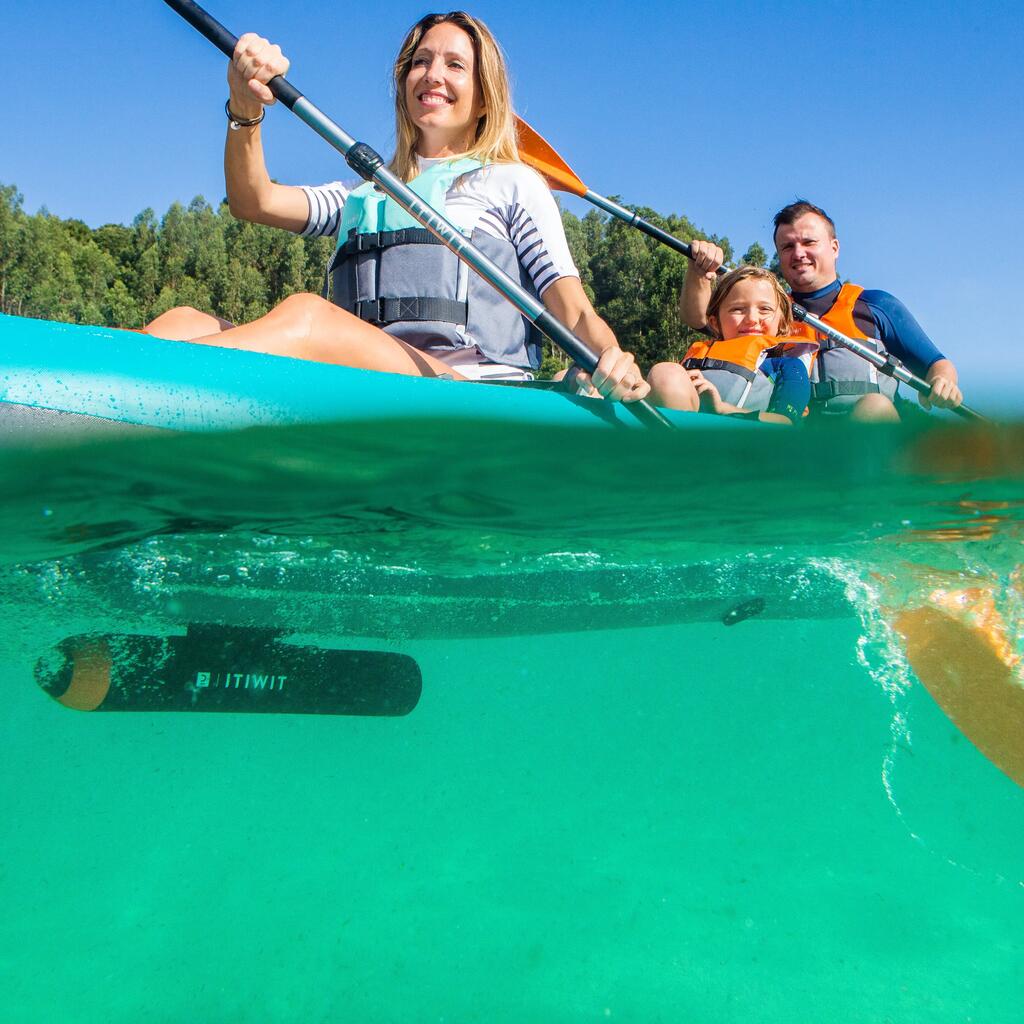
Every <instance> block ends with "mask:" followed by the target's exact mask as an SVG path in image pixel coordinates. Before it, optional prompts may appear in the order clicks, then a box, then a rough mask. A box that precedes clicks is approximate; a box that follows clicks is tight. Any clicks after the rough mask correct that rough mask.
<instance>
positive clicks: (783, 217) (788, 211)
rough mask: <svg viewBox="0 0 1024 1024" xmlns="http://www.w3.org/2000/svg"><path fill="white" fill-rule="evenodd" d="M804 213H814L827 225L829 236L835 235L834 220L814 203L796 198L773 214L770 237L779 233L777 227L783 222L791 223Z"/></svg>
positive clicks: (833, 236)
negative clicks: (773, 224)
mask: <svg viewBox="0 0 1024 1024" xmlns="http://www.w3.org/2000/svg"><path fill="white" fill-rule="evenodd" d="M805 213H816V214H817V215H818V216H819V217H820V218H821V219H822V220H823V221H824V222H825V223H826V224H827V225H828V232H829V236H830V237H832V238H835V237H836V224H835V221H834V220H833V219H832V218H831V217H830V216H829V215H828V214H827V213H826V212H825V211H824V210H823V209H822V208H821V207H820V206H815V205H814V203H809V202H808V201H807V200H806V199H797V200H796V202H793V203H790V204H789V206H784V207H783V208H782V209H781V210H779V212H778V213H777V214H775V219H774V223H775V227H774V229H773V230H772V238H774V237H775V236H776V235H777V234H778V233H779V228H780V227H781V226H782V225H783V224H792V223H793V222H794V221H795V220H796V219H797V218H798V217H802V216H803V215H804V214H805Z"/></svg>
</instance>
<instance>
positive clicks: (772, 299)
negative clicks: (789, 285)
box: [708, 277, 782, 338]
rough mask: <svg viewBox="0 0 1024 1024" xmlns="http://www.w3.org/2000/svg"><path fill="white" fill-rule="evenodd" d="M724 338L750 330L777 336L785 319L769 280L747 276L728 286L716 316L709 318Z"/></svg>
mask: <svg viewBox="0 0 1024 1024" xmlns="http://www.w3.org/2000/svg"><path fill="white" fill-rule="evenodd" d="M708 319H709V321H711V326H712V327H714V328H715V330H716V331H718V333H719V335H720V336H721V337H722V338H742V337H743V336H744V335H748V334H764V335H768V336H769V337H775V336H777V335H778V333H779V325H780V324H781V322H782V310H781V309H779V302H778V299H777V298H776V296H775V289H774V288H772V286H771V283H770V282H769V281H765V280H763V279H759V278H756V277H748V278H747V279H746V280H744V281H739V282H737V283H736V284H735V285H733V287H732V288H731V289H730V290H729V294H728V295H726V297H725V299H724V300H723V301H722V304H721V305H720V306H719V307H718V314H717V316H712V317H709V318H708Z"/></svg>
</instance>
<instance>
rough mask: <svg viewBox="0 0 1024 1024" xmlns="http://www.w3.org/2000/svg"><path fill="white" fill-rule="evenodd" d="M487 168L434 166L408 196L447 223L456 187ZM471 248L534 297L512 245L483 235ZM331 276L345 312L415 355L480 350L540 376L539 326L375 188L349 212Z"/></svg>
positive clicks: (364, 190)
mask: <svg viewBox="0 0 1024 1024" xmlns="http://www.w3.org/2000/svg"><path fill="white" fill-rule="evenodd" d="M481 166H482V165H481V164H480V163H479V162H478V161H475V160H455V161H451V162H443V163H438V164H434V165H433V166H432V167H430V168H428V169H427V170H426V171H424V172H423V173H422V174H420V175H419V176H418V177H416V178H414V179H413V180H412V181H410V182H409V187H410V188H412V190H413V191H414V192H416V193H417V195H419V196H420V197H421V198H423V199H425V200H426V201H427V202H428V203H430V205H431V206H432V207H433V208H434V209H435V210H437V211H438V212H439V213H441V214H442V215H443V214H444V212H445V195H446V193H447V192H448V190H449V188H451V186H452V184H453V182H454V180H455V179H456V178H457V177H459V176H460V175H462V174H465V173H467V172H468V171H471V170H476V169H477V168H479V167H481ZM470 239H471V241H472V242H473V244H474V245H476V246H477V248H479V249H480V250H481V251H482V252H483V253H484V255H485V256H487V257H488V258H489V259H490V260H491V261H492V262H494V263H495V264H497V265H498V266H499V267H500V268H501V269H502V270H504V271H505V273H506V274H508V275H509V277H511V278H512V280H513V281H517V282H519V283H520V284H521V285H522V287H523V288H525V289H526V290H527V291H528V292H530V293H531V294H533V295H536V289H535V288H534V285H533V280H532V279H531V277H530V275H529V273H528V272H527V271H526V270H525V269H524V268H523V266H522V265H521V264H520V262H519V256H518V254H517V253H516V250H515V246H514V245H513V244H512V243H511V242H510V241H508V240H507V239H501V238H496V237H494V236H493V235H488V234H486V233H485V232H483V231H481V230H479V229H477V230H474V231H473V233H472V235H471V236H470ZM328 276H329V278H330V281H331V285H332V296H331V297H332V299H333V301H334V302H335V303H336V304H337V305H338V306H340V307H341V308H342V309H346V310H348V311H349V312H350V313H353V314H354V315H356V316H358V317H359V318H360V319H361V320H365V321H367V322H368V323H372V324H374V325H376V326H378V327H380V328H382V329H383V330H384V331H386V332H387V333H388V334H390V335H392V336H393V337H396V338H399V339H401V340H402V341H404V342H406V343H407V344H410V345H413V346H414V347H415V348H418V349H421V350H430V351H434V352H453V351H457V350H459V349H463V348H470V347H472V346H474V345H475V346H476V347H477V348H479V349H480V351H481V352H483V354H484V355H485V356H486V357H487V358H488V359H490V360H493V361H494V362H496V363H507V364H509V365H511V366H518V367H523V368H530V369H537V368H538V367H539V366H540V361H541V335H540V332H539V331H537V329H536V328H535V327H534V326H533V324H531V323H530V321H529V320H527V319H526V318H525V317H524V316H523V315H522V314H521V313H520V312H519V311H518V310H517V309H516V308H515V306H513V305H512V304H511V303H510V302H509V301H508V300H507V299H505V298H504V297H503V296H502V295H501V294H499V292H498V291H497V290H496V289H494V288H493V287H492V286H491V285H490V284H488V283H487V282H486V281H485V280H484V279H483V278H482V277H481V276H480V275H479V274H477V273H476V271H474V270H473V269H472V268H470V267H469V266H467V265H466V264H465V263H463V262H462V261H461V260H460V259H459V258H458V257H457V256H456V255H455V254H454V253H453V252H452V251H451V250H450V249H448V248H447V246H445V245H444V243H443V242H441V241H440V240H439V239H437V238H435V237H434V235H432V234H431V233H430V232H429V231H427V229H426V228H423V227H420V226H419V225H418V224H417V222H416V221H415V220H413V219H412V218H411V217H410V216H409V215H408V214H407V213H406V212H405V211H404V210H403V209H402V208H401V207H399V206H398V204H397V203H395V202H394V201H393V200H391V199H389V198H387V197H386V196H384V194H383V193H381V192H380V191H379V190H378V189H376V188H375V186H373V185H372V184H371V183H367V184H365V185H361V186H360V187H359V188H357V189H355V190H354V191H353V192H352V193H351V194H350V195H349V197H348V199H347V200H346V202H345V209H344V212H343V215H342V222H341V228H340V229H339V232H338V247H337V249H336V250H335V253H334V256H333V258H332V259H331V263H330V266H329V267H328Z"/></svg>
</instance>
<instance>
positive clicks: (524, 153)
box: [516, 117, 985, 420]
mask: <svg viewBox="0 0 1024 1024" xmlns="http://www.w3.org/2000/svg"><path fill="white" fill-rule="evenodd" d="M516 128H517V130H518V133H519V155H520V156H521V157H522V160H523V162H524V163H527V164H529V165H530V166H531V167H532V168H534V170H536V171H539V172H540V173H541V174H542V175H543V176H544V177H545V178H546V179H547V181H548V183H549V184H551V185H552V186H553V187H554V188H556V189H558V190H559V191H562V192H569V193H570V194H572V195H574V196H579V197H580V198H582V199H586V200H587V202H589V203H592V204H593V205H594V206H596V207H598V208H599V209H601V210H604V211H605V212H606V213H610V214H611V215H612V216H613V217H617V218H618V219H619V220H621V221H625V223H627V224H629V225H630V227H634V228H636V229H637V230H639V231H642V232H643V233H644V234H645V235H650V237H651V238H654V239H657V241H659V242H661V243H662V244H663V245H667V246H669V248H671V249H675V251H676V252H680V253H682V254H683V255H684V256H685V257H686V258H687V259H690V260H692V259H693V250H692V249H691V248H690V246H689V244H688V243H687V242H684V241H682V240H681V239H678V238H676V237H675V235H670V234H669V233H668V232H667V231H662V229H661V228H659V227H656V226H655V225H654V224H651V223H650V221H646V220H644V218H643V217H641V216H639V215H638V214H635V213H633V212H632V211H631V210H627V209H626V208H625V207H624V206H620V205H619V204H618V203H615V202H613V201H612V200H611V199H606V198H605V197H604V196H602V195H598V194H597V193H596V192H594V191H593V190H592V189H590V188H588V187H587V186H586V185H585V184H584V183H583V182H582V181H581V180H580V178H579V176H578V175H577V174H576V172H575V171H574V170H573V169H572V168H571V167H570V166H569V165H568V164H567V163H566V162H565V161H564V160H563V159H562V157H561V156H560V155H559V154H558V152H557V151H556V150H555V149H554V147H553V146H552V145H551V143H550V142H548V141H547V139H545V138H544V137H543V136H542V135H540V134H539V133H538V132H537V131H536V130H535V129H533V128H532V127H530V125H528V124H527V123H526V122H525V121H524V120H523V119H522V118H521V117H517V118H516ZM726 273H728V271H727V270H726V268H725V267H719V268H718V274H719V275H723V274H726ZM793 313H794V315H795V316H796V318H797V319H798V320H802V321H803V322H804V323H806V324H807V325H808V326H809V327H813V328H814V329H815V330H816V331H818V332H820V333H821V334H824V335H825V336H826V337H827V338H829V339H830V340H831V341H833V342H834V343H835V344H837V345H842V346H843V347H844V348H848V349H849V350H850V351H851V352H854V353H855V354H856V355H858V356H860V357H861V358H862V359H866V360H867V361H868V362H869V363H871V364H872V366H874V367H875V368H876V369H877V370H878V372H879V373H884V374H885V375H886V376H888V377H893V378H895V379H896V380H898V381H902V382H903V383H904V384H906V385H907V386H908V387H912V388H913V389H914V390H915V391H919V392H920V393H921V394H923V395H927V394H929V393H930V392H931V390H932V388H931V385H930V384H929V383H928V382H927V381H925V380H922V379H921V378H920V377H918V376H916V375H915V374H913V373H911V372H910V371H909V370H908V369H907V368H906V367H905V366H904V365H903V363H901V362H900V361H899V360H898V359H896V358H895V356H892V355H888V354H886V355H884V356H883V355H879V353H877V352H875V351H874V350H873V349H872V348H870V347H868V346H867V345H862V344H861V343H860V342H859V341H855V340H854V339H853V338H848V337H847V336H846V335H845V334H842V333H841V332H839V331H837V330H836V329H835V328H834V327H830V326H829V325H828V324H826V323H825V322H824V321H823V320H819V319H818V318H817V317H816V316H813V315H812V314H811V313H809V312H808V311H807V310H806V309H804V308H803V306H799V305H797V304H795V303H794V305H793ZM951 411H952V412H954V413H955V414H956V415H957V416H960V417H962V418H963V419H966V420H985V417H984V416H982V415H981V414H980V413H978V412H975V411H974V410H973V409H971V408H969V407H968V406H966V405H958V406H957V407H956V408H955V409H952V410H951Z"/></svg>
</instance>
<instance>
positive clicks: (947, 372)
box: [918, 359, 964, 409]
mask: <svg viewBox="0 0 1024 1024" xmlns="http://www.w3.org/2000/svg"><path fill="white" fill-rule="evenodd" d="M926 379H927V381H928V383H929V384H931V386H932V389H931V391H930V392H929V393H928V394H927V395H923V394H922V395H919V396H918V401H920V403H921V405H922V406H924V408H925V409H931V408H932V407H933V406H934V407H935V408H936V409H955V408H956V407H957V406H958V405H960V403H961V402H962V401H963V400H964V396H963V394H962V393H961V391H960V388H959V387H958V386H957V380H956V370H955V369H954V368H953V364H952V363H951V362H950V361H949V360H948V359H940V360H939V362H937V363H934V364H933V365H932V367H931V369H930V370H929V371H928V376H927V378H926Z"/></svg>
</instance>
